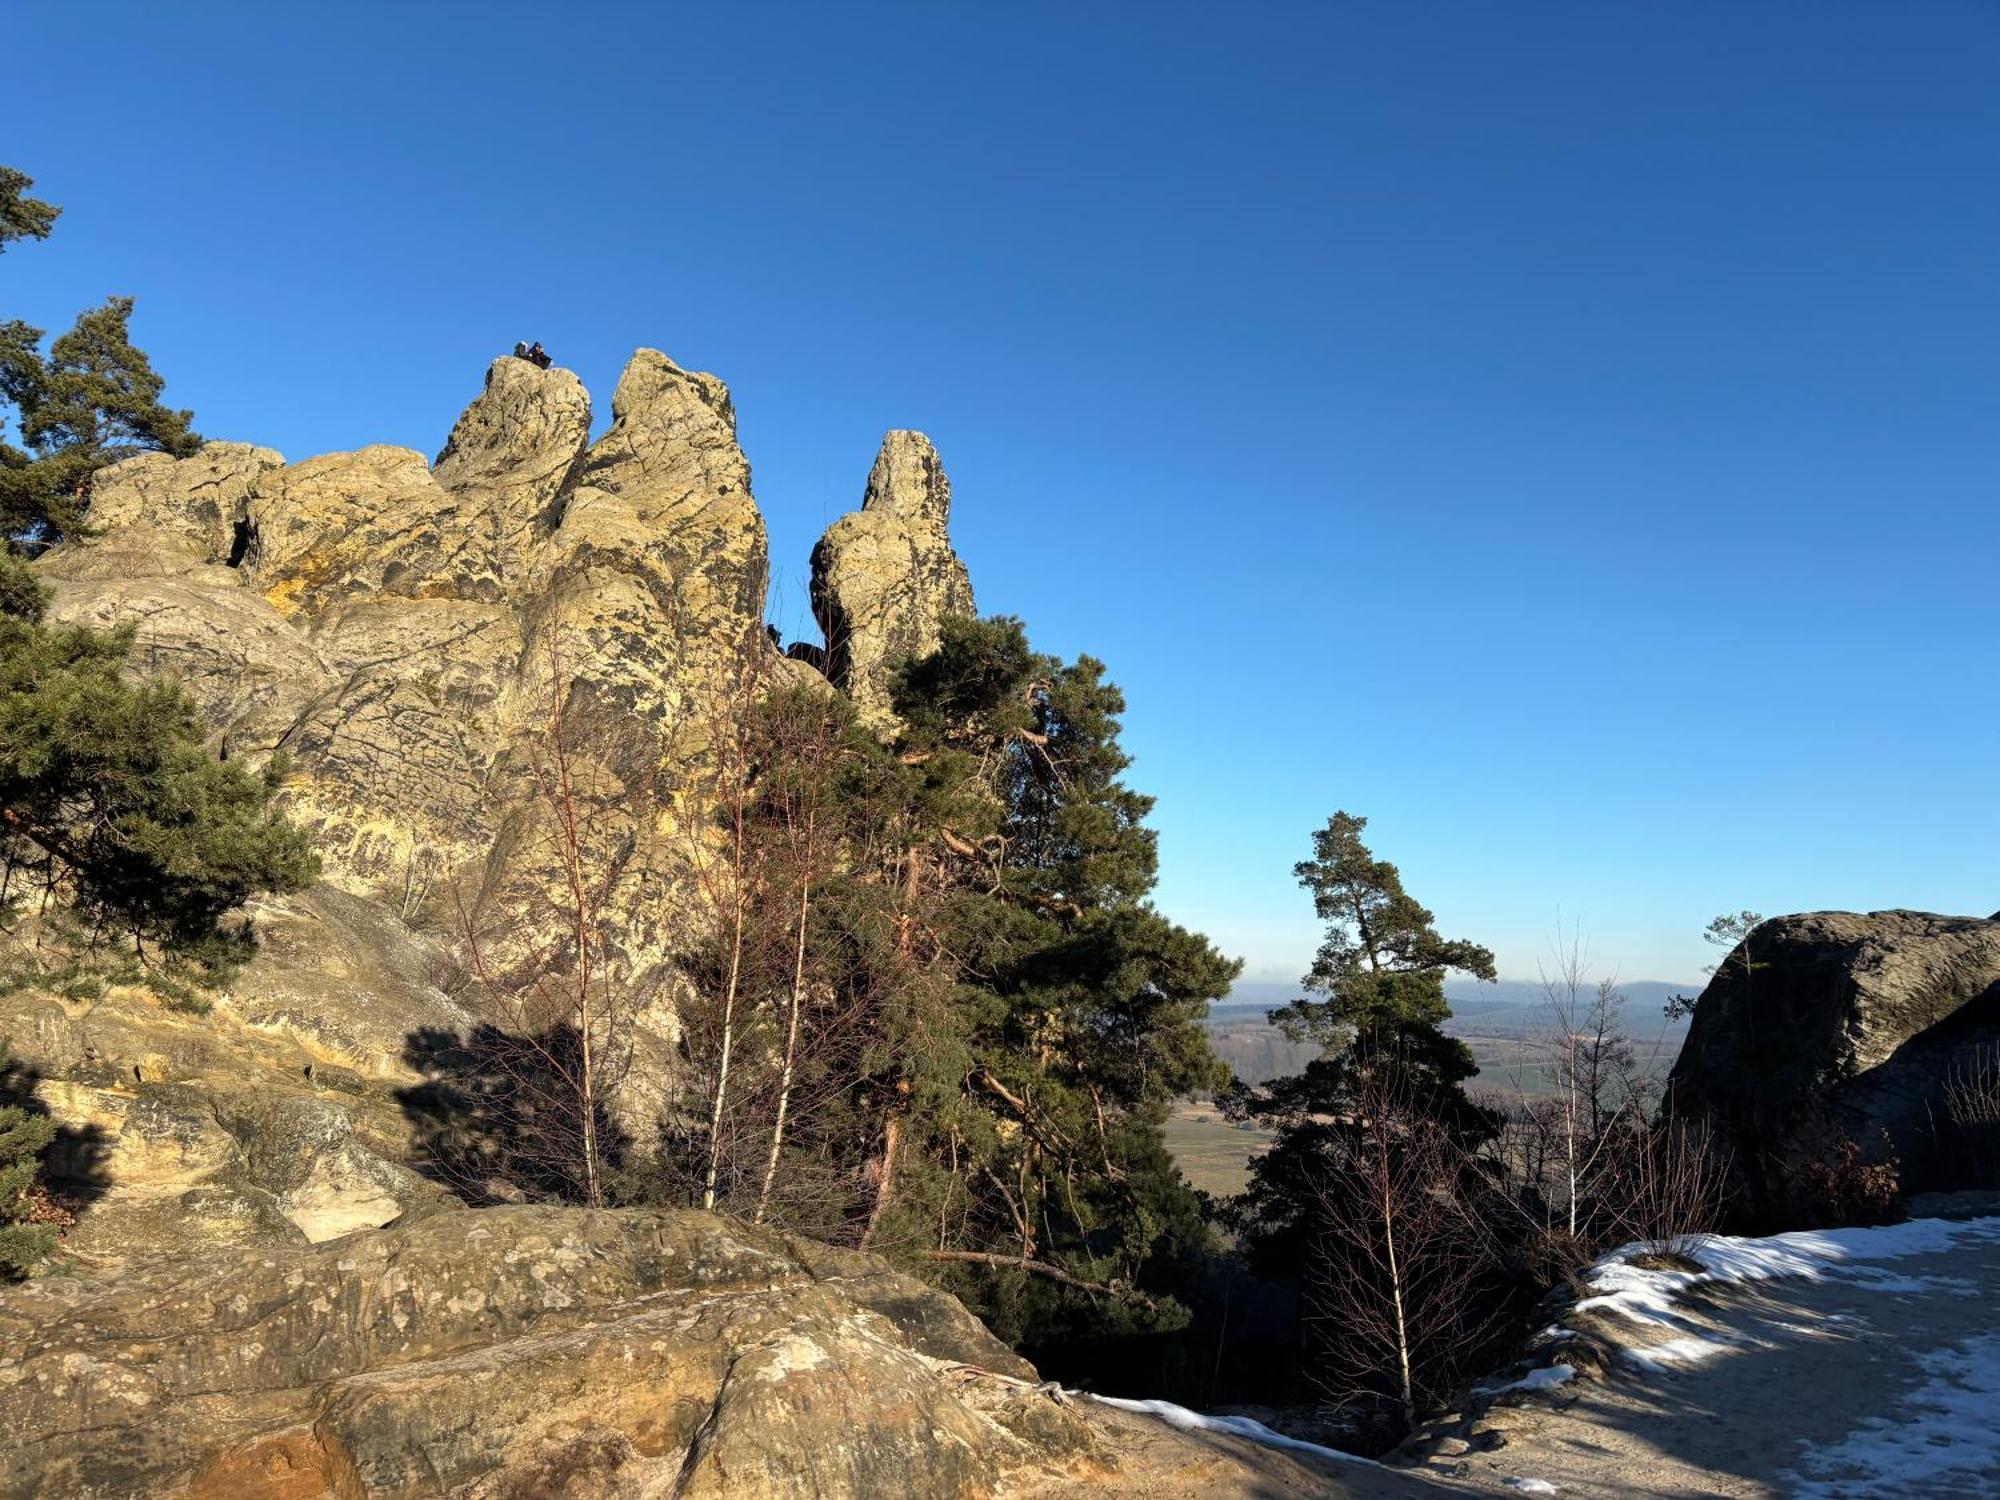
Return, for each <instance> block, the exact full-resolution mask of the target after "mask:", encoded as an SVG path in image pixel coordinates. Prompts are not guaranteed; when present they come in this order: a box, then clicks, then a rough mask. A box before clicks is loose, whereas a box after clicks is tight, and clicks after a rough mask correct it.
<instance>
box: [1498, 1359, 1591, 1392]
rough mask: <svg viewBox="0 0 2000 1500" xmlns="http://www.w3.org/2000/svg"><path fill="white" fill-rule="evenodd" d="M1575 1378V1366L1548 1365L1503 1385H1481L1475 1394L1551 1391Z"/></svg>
mask: <svg viewBox="0 0 2000 1500" xmlns="http://www.w3.org/2000/svg"><path fill="white" fill-rule="evenodd" d="M1574 1379H1576V1366H1574V1365H1550V1366H1548V1367H1547V1368H1546V1369H1541V1370H1530V1371H1528V1373H1527V1374H1525V1375H1523V1376H1522V1377H1521V1378H1520V1379H1519V1380H1510V1381H1508V1382H1507V1384H1505V1385H1485V1386H1481V1387H1480V1388H1479V1390H1478V1392H1477V1394H1479V1395H1481V1396H1500V1395H1504V1394H1506V1393H1507V1392H1508V1391H1552V1390H1554V1389H1555V1388H1556V1387H1557V1386H1559V1385H1568V1384H1569V1383H1570V1382H1571V1381H1572V1380H1574Z"/></svg>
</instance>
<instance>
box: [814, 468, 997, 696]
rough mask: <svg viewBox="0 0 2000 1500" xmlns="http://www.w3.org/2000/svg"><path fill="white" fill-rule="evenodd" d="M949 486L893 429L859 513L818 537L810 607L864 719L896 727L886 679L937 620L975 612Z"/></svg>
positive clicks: (838, 678) (925, 647)
mask: <svg viewBox="0 0 2000 1500" xmlns="http://www.w3.org/2000/svg"><path fill="white" fill-rule="evenodd" d="M950 520H951V481H950V480H949V479H947V478H946V477H945V472H944V465H943V464H942V463H941V462H940V461H939V459H938V454H937V449H936V448H934V447H932V446H931V440H930V439H929V438H927V437H925V436H924V435H923V434H922V433H921V432H900V431H899V432H891V433H889V434H888V435H887V436H886V437H884V438H883V439H882V450H881V452H880V453H879V454H878V455H877V456H876V459H875V467H874V469H873V471H871V472H870V474H869V475H868V489H867V492H866V493H865V494H864V495H863V497H862V501H861V509H860V510H858V511H850V512H849V513H848V514H847V515H844V516H842V517H841V518H840V519H839V520H838V521H835V522H834V523H833V525H831V526H829V527H828V528H827V531H826V535H825V536H823V537H821V538H820V541H819V545H818V546H816V547H815V548H813V555H812V604H813V614H814V615H815V616H816V617H817V618H818V620H819V624H820V629H821V630H823V631H825V632H826V656H827V675H828V676H829V677H831V678H832V679H833V681H834V682H835V683H836V684H838V685H839V686H840V687H841V688H843V689H844V690H845V691H846V692H847V695H848V696H849V697H850V698H852V699H853V700H854V705H855V708H856V709H857V710H858V711H859V713H860V715H861V718H862V720H863V722H865V723H870V724H875V725H886V724H888V723H890V722H891V720H892V717H893V716H892V714H891V711H890V704H889V674H890V673H891V671H893V670H894V668H895V666H896V664H897V663H898V662H900V661H902V660H903V659H905V658H907V657H910V656H917V655H921V654H923V653H924V652H926V651H929V650H932V649H934V648H935V647H936V646H937V643H938V630H939V627H940V625H941V623H942V622H943V621H944V620H945V619H946V618H947V617H948V616H952V615H970V614H972V613H974V612H975V611H974V605H973V601H972V580H971V578H970V576H969V575H968V574H967V573H966V571H965V564H964V563H962V562H960V561H959V560H958V554H957V553H956V552H954V551H953V550H952V546H951V535H950V532H949V530H948V526H949V523H950Z"/></svg>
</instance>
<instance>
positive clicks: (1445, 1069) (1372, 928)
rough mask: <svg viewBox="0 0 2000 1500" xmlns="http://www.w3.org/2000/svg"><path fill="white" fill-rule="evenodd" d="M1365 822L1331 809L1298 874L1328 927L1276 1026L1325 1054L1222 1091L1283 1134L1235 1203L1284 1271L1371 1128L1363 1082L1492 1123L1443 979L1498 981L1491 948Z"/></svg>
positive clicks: (1441, 1119)
mask: <svg viewBox="0 0 2000 1500" xmlns="http://www.w3.org/2000/svg"><path fill="white" fill-rule="evenodd" d="M1367 826H1368V820H1367V819H1366V818H1358V817H1355V816H1353V815H1352V814H1349V813H1345V812H1339V813H1335V814H1334V815H1333V816H1332V817H1331V818H1329V819H1328V820H1327V824H1326V827H1324V828H1322V829H1320V830H1319V831H1318V832H1316V833H1315V834H1314V835H1313V856H1312V858H1311V859H1307V860H1301V861H1300V862H1299V864H1298V865H1297V866H1296V867H1295V871H1294V872H1295V873H1296V874H1297V876H1298V879H1299V884H1300V885H1302V886H1304V887H1305V888H1306V889H1307V890H1308V891H1310V892H1312V897H1313V909H1314V911H1315V912H1316V914H1317V915H1318V916H1319V918H1320V920H1321V921H1322V922H1324V923H1325V924H1326V933H1325V937H1324V939H1323V940H1322V942H1321V944H1320V948H1319V952H1318V954H1317V955H1316V956H1315V957H1314V959H1313V965H1312V969H1311V970H1310V972H1308V973H1307V975H1306V977H1305V982H1304V988H1305V990H1306V995H1305V996H1304V997H1302V998H1300V999H1298V1000H1295V1001H1293V1002H1292V1003H1291V1004H1290V1005H1289V1006H1286V1007H1285V1008H1283V1009H1282V1010H1278V1011H1275V1012H1273V1013H1272V1016H1271V1024H1272V1025H1274V1026H1277V1027H1278V1028H1280V1029H1281V1030H1282V1031H1284V1033H1285V1034H1286V1035H1287V1036H1288V1037H1290V1038H1291V1039H1292V1040H1294V1041H1300V1042H1309V1043H1313V1044H1316V1045H1317V1046H1319V1047H1320V1048H1321V1049H1322V1051H1321V1055H1320V1056H1318V1057H1316V1058H1314V1059H1313V1060H1312V1061H1311V1062H1309V1063H1307V1064H1306V1066H1305V1068H1304V1070H1303V1071H1301V1072H1299V1073H1296V1074H1294V1075H1292V1076H1290V1077H1287V1078H1278V1079H1274V1080H1272V1081H1271V1082H1270V1083H1268V1084H1265V1085H1262V1086H1261V1087H1256V1088H1250V1087H1246V1086H1243V1085H1240V1084H1239V1085H1235V1086H1233V1087H1232V1089H1231V1091H1230V1093H1229V1094H1228V1095H1227V1096H1226V1097H1225V1100H1224V1104H1225V1107H1226V1108H1227V1109H1228V1110H1229V1111H1230V1112H1231V1113H1233V1114H1235V1115H1237V1116H1238V1117H1248V1118H1253V1119H1257V1120H1260V1121H1262V1122H1264V1123H1265V1124H1267V1125H1270V1126H1272V1127H1274V1128H1275V1129H1276V1131H1277V1139H1276V1140H1275V1141H1274V1142H1273V1144H1272V1147H1271V1149H1270V1150H1269V1151H1268V1152H1266V1153H1265V1155H1264V1156H1262V1157H1260V1158H1259V1159H1258V1161H1257V1163H1256V1164H1255V1166H1254V1167H1253V1169H1252V1172H1251V1181H1250V1186H1249V1188H1248V1190H1247V1191H1246V1193H1245V1195H1244V1197H1243V1198H1242V1199H1241V1200H1240V1202H1239V1205H1238V1209H1237V1212H1238V1215H1239V1217H1240V1218H1241V1220H1242V1221H1243V1224H1244V1227H1245V1228H1246V1230H1247V1232H1248V1238H1249V1240H1250V1243H1251V1247H1252V1249H1253V1251H1254V1252H1255V1253H1256V1255H1257V1256H1258V1258H1259V1260H1260V1262H1261V1263H1262V1264H1263V1265H1264V1266H1265V1267H1266V1268H1267V1269H1269V1270H1271V1271H1273V1272H1276V1273H1279V1274H1292V1275H1296V1274H1297V1273H1298V1270H1299V1267H1300V1266H1301V1265H1302V1264H1303V1259H1304V1255H1305V1252H1306V1248H1307V1246H1306V1241H1307V1238H1308V1237H1309V1234H1310V1225H1309V1223H1308V1220H1307V1206H1308V1205H1309V1204H1310V1203H1311V1202H1312V1199H1313V1194H1314V1192H1315V1191H1317V1190H1318V1189H1319V1187H1320V1186H1321V1185H1322V1184H1324V1183H1325V1182H1327V1181H1329V1180H1331V1179H1332V1177H1333V1175H1334V1171H1335V1169H1337V1168H1338V1166H1339V1165H1340V1163H1341V1162H1342V1161H1344V1160H1345V1159H1346V1158H1348V1157H1349V1156H1351V1155H1352V1153H1353V1152H1354V1150H1355V1148H1356V1146H1357V1144H1358V1142H1359V1141H1360V1139H1361V1138H1362V1137H1363V1136H1364V1135H1365V1133H1366V1132H1367V1131H1368V1130H1370V1129H1372V1128H1374V1122H1371V1121H1369V1120H1368V1119H1366V1118H1364V1117H1363V1116H1364V1115H1365V1112H1360V1113H1357V1110H1356V1107H1355V1102H1356V1098H1357V1095H1358V1094H1359V1093H1361V1092H1362V1091H1363V1090H1364V1089H1366V1088H1368V1087H1370V1086H1373V1087H1374V1088H1375V1089H1376V1090H1377V1091H1378V1092H1379V1091H1386V1092H1388V1093H1391V1094H1393V1095H1394V1096H1395V1097H1397V1098H1398V1099H1399V1100H1401V1101H1403V1103H1404V1105H1405V1106H1406V1107H1407V1108H1409V1109H1412V1110H1414V1111H1416V1112H1417V1113H1418V1114H1420V1115H1422V1116H1425V1117H1428V1118H1429V1119H1431V1120H1434V1121H1436V1122H1437V1123H1439V1124H1441V1125H1443V1126H1445V1127H1446V1128H1447V1129H1448V1130H1449V1131H1450V1132H1451V1134H1452V1135H1454V1136H1456V1137H1457V1138H1458V1139H1459V1140H1460V1141H1461V1142H1464V1143H1466V1144H1468V1145H1469V1144H1472V1143H1475V1142H1477V1141H1479V1140H1481V1139H1485V1138H1490V1137H1491V1135H1492V1133H1493V1131H1494V1130H1495V1128H1496V1122H1495V1121H1494V1120H1493V1118H1492V1117H1491V1115H1490V1113H1489V1112H1488V1111H1486V1110H1484V1109H1482V1108H1480V1107H1479V1106H1478V1105H1476V1104H1474V1103H1473V1102H1472V1101H1471V1100H1470V1099H1468V1098H1467V1097H1466V1095H1465V1090H1464V1084H1465V1082H1466V1080H1467V1079H1469V1078H1471V1077H1472V1076H1473V1074H1474V1073H1475V1072H1476V1071H1477V1065H1476V1064H1475V1063H1474V1061H1473V1058H1472V1053H1471V1050H1470V1049H1469V1048H1468V1047H1467V1046H1466V1045H1465V1043H1463V1042H1462V1041H1460V1040H1458V1039H1457V1038H1456V1037H1451V1036H1447V1035H1445V1032H1444V1029H1443V1028H1444V1023H1445V1021H1446V1020H1447V1019H1448V1018H1449V1016H1450V1014H1451V1007H1450V1005H1449V1003H1448V1002H1447V1001H1446V999H1445V993H1444V981H1445V975H1446V974H1447V973H1448V972H1450V971H1452V970H1457V971H1458V972H1460V973H1465V974H1470V975H1472V976H1473V977H1474V978H1476V979H1485V980H1491V979H1492V978H1493V977H1494V968H1493V955H1492V953H1491V952H1490V951H1488V950H1487V949H1485V948H1482V947H1480V946H1479V945H1478V944H1476V943H1468V942H1463V941H1454V940H1450V939H1446V938H1444V937H1441V936H1440V935H1439V934H1438V931H1437V927H1436V925H1435V919H1434V918H1433V917H1432V915H1431V913H1430V912H1429V911H1427V910H1426V909H1425V908H1424V907H1423V906H1422V905H1420V904H1419V903H1418V902H1417V901H1416V900H1415V898H1413V897H1412V896H1411V895H1410V894H1409V892H1407V891H1406V890H1404V889H1403V878H1402V875H1401V874H1400V873H1399V872H1398V871H1397V869H1396V867H1395V866H1394V865H1393V864H1390V863H1389V862H1388V861H1386V860H1380V859H1377V858H1375V856H1374V855H1373V854H1372V853H1371V852H1370V851H1369V849H1368V847H1367V846H1366V845H1365V844H1363V843H1362V841H1361V834H1362V831H1363V830H1364V829H1365V828H1366V827H1367Z"/></svg>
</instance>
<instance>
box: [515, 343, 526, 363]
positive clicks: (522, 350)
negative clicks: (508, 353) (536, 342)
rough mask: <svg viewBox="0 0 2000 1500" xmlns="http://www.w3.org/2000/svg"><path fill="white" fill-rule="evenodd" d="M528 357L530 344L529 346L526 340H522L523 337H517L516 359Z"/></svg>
mask: <svg viewBox="0 0 2000 1500" xmlns="http://www.w3.org/2000/svg"><path fill="white" fill-rule="evenodd" d="M527 357H528V346H527V343H526V342H525V341H524V340H521V339H515V340H514V358H516V359H526V358H527Z"/></svg>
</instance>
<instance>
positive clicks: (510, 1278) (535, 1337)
mask: <svg viewBox="0 0 2000 1500" xmlns="http://www.w3.org/2000/svg"><path fill="white" fill-rule="evenodd" d="M0 1348H4V1350H5V1353H4V1355H0V1427H4V1430H5V1431H6V1433H7V1435H8V1441H7V1444H6V1448H5V1455H4V1457H0V1496H7V1497H13V1496H20V1497H23V1500H25V1497H29V1496H35V1497H41V1500H56V1497H61V1496H86V1495H96V1496H109V1495H118V1496H124V1497H140V1496H153V1495H161V1496H165V1495H172V1496H177V1497H189V1500H194V1497H207V1496H216V1497H221V1496H228V1497H230V1500H280V1497H283V1500H293V1497H309V1496H319V1495H336V1494H337V1495H340V1496H342V1497H345V1500H374V1497H390V1496H397V1497H402V1496H418V1495H425V1496H429V1495H454V1496H465V1497H473V1496H478V1497H488V1500H500V1497H503V1496H504V1497H519V1500H527V1497H531V1496H534V1497H540V1496H549V1495H570V1496H578V1497H583V1496H605V1497H610V1496H627V1495H629V1496H640V1495H657V1496H667V1495H674V1496H679V1497H687V1500H695V1497H716V1500H720V1497H723V1496H729V1497H732V1500H780V1497H785V1500H789V1497H799V1500H805V1497H809V1496H810V1497H814V1500H841V1497H854V1500H863V1497H866V1500H875V1497H880V1496H884V1495H897V1496H911V1497H925V1496H935V1497H940V1500H944V1497H950V1500H961V1497H970V1496H976V1495H986V1494H990V1493H992V1492H993V1490H994V1489H995V1488H996V1487H997V1481H998V1480H1000V1479H1001V1477H1003V1476H1004V1475H1006V1474H1008V1473H1009V1472H1013V1471H1020V1470H1022V1469H1024V1468H1030V1467H1039V1468H1043V1469H1049V1468H1053V1467H1054V1466H1056V1465H1058V1464H1061V1463H1065V1462H1069V1461H1073V1460H1076V1459H1078V1458H1081V1457H1085V1456H1087V1455H1088V1454H1089V1452H1090V1450H1091V1448H1092V1438H1091V1432H1090V1428H1089V1426H1088V1425H1087V1423H1086V1422H1085V1421H1084V1420H1083V1419H1082V1418H1081V1417H1080V1416H1078V1415H1076V1414H1075V1412H1074V1411H1073V1410H1072V1409H1068V1408H1058V1407H1056V1406H1054V1405H1053V1404H1052V1403H1051V1401H1050V1398H1049V1397H1048V1396H1047V1395H1045V1394H1043V1393H1041V1392H1039V1391H1037V1390H1035V1389H1034V1388H1033V1387H1032V1384H1031V1381H1030V1378H1031V1377H1032V1375H1033V1371H1032V1370H1031V1369H1029V1368H1028V1367H1027V1366H1026V1365H1024V1364H1022V1363H1021V1361H1019V1360H1018V1359H1016V1358H1015V1357H1014V1356H1013V1355H1012V1354H1010V1353H1009V1352H1008V1351H1007V1349H1006V1348H1005V1347H1004V1346H1002V1345H1001V1344H999V1343H998V1342H997V1341H996V1340H994V1339H993V1337H992V1336H991V1335H990V1334H988V1333H987V1332H986V1330H985V1329H983V1328H982V1327H980V1325H979V1323H978V1322H977V1320H975V1319H974V1318H973V1317H972V1316H971V1315H970V1314H968V1313H967V1312H966V1311H965V1310H964V1309H963V1308H962V1307H960V1306H959V1305H958V1304H957V1303H956V1302H955V1301H954V1300H953V1299H951V1298H950V1297H948V1296H946V1295H944V1294H943V1293H940V1292H937V1291H934V1290H932V1289H931V1288H929V1287H927V1286H925V1285H923V1284H922V1283H921V1282H918V1281H915V1280H913V1279H911V1278H909V1277H906V1276H903V1275H900V1274H898V1273H897V1272H895V1271H893V1270H891V1269H890V1268H888V1267H887V1266H886V1265H885V1264H883V1263H882V1262H880V1261H878V1260H875V1259H873V1258H871V1257H867V1256H862V1255H856V1254H847V1253H841V1252H835V1251H827V1250H825V1249H823V1248H820V1247H814V1246H809V1245H803V1244H800V1243H798V1242H795V1241H792V1240H789V1239H787V1238H785V1237H783V1236H779V1235H775V1234H768V1233H762V1232H758V1231H752V1230H749V1229H746V1228H742V1227H740V1226H734V1225H730V1224H726V1223H724V1222H723V1221H721V1220H719V1219H715V1218H712V1217H709V1216H705V1215H702V1214H698V1213H691V1212H669V1213H652V1212H637V1211H623V1212H608V1213H591V1212H588V1211H586V1210H580V1209H561V1208H547V1207H533V1206H521V1207H500V1208H492V1209H482V1210H476V1211H475V1210H465V1211H463V1212H460V1213H457V1214H454V1215H450V1216H446V1217H433V1218H429V1219H424V1220H421V1221H419V1222H415V1223H412V1224H409V1225H407V1226H399V1227H397V1228H394V1229H389V1230H383V1231H379V1232H376V1233H372V1234H366V1235H359V1236H355V1237H352V1238H349V1239H345V1240H340V1241H337V1242H334V1243H330V1244H326V1245H320V1246H310V1245H305V1244H294V1245H286V1246H271V1247H268V1248H264V1249H260V1250H259V1251H258V1252H256V1253H254V1254H242V1253H230V1252H217V1253H212V1254H209V1255H206V1256H198V1257H195V1258H192V1259H189V1260H185V1261H182V1262H177V1263H173V1264H160V1265H155V1266H153V1267H150V1268H147V1269H144V1270H137V1271H129V1270H128V1271H127V1272H126V1273H125V1274H124V1275H122V1276H119V1277H116V1278H88V1277H85V1278H46V1279H42V1280H38V1281H36V1282H34V1283H31V1284H29V1285H28V1286H26V1287H22V1288H18V1289H16V1290H14V1291H11V1292H9V1293H7V1294H5V1296H4V1297H0ZM996 1377H998V1378H996ZM1023 1433H1032V1434H1033V1440H1032V1441H1030V1440H1029V1439H1028V1438H1027V1437H1024V1436H1022V1435H1021V1434H1023Z"/></svg>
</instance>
